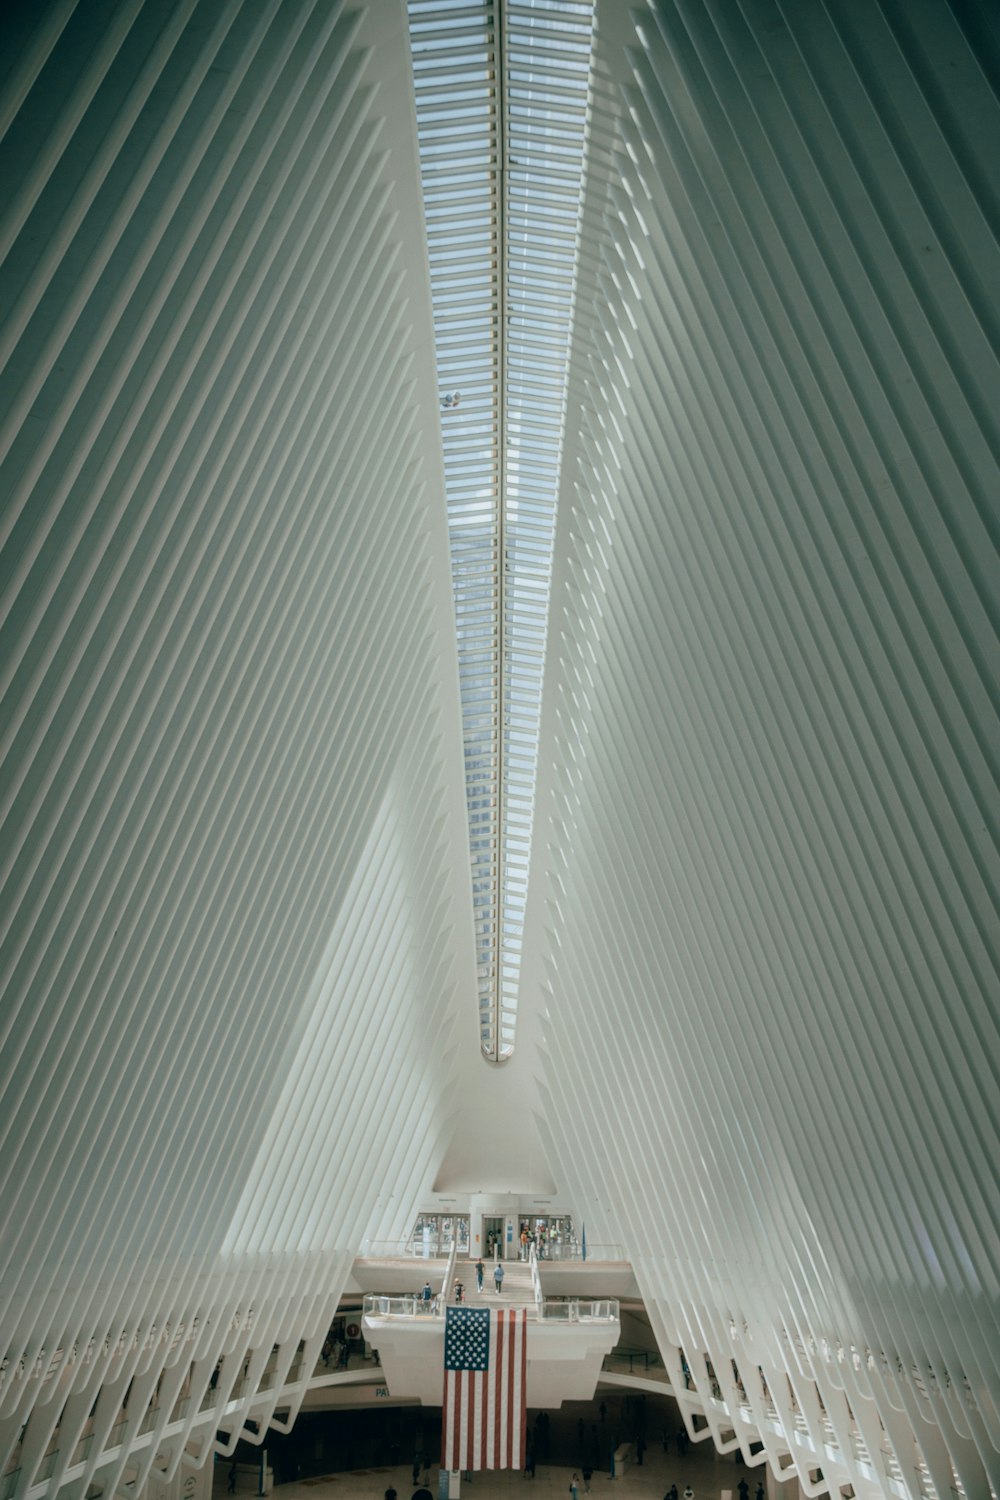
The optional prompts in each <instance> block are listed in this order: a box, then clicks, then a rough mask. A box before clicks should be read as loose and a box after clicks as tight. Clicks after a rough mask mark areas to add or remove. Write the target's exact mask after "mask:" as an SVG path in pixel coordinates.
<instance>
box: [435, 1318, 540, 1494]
mask: <svg viewBox="0 0 1000 1500" xmlns="http://www.w3.org/2000/svg"><path fill="white" fill-rule="evenodd" d="M526 1332H527V1313H526V1312H525V1310H524V1308H523V1307H522V1308H506V1307H505V1308H487V1307H449V1308H448V1312H447V1317H446V1319H445V1329H444V1398H443V1401H442V1410H441V1465H442V1467H443V1468H445V1469H520V1468H522V1467H523V1465H524V1454H525V1430H526V1427H527V1409H526V1406H525V1377H526V1372H527V1358H526V1354H525V1348H526V1344H525V1339H526Z"/></svg>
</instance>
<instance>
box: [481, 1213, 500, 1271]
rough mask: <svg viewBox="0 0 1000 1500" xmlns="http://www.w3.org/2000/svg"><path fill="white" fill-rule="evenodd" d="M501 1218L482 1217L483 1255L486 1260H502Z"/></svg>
mask: <svg viewBox="0 0 1000 1500" xmlns="http://www.w3.org/2000/svg"><path fill="white" fill-rule="evenodd" d="M503 1226H504V1221H503V1216H502V1215H501V1216H499V1217H494V1216H492V1215H490V1216H487V1215H484V1216H483V1254H484V1256H485V1258H486V1260H493V1259H494V1258H495V1259H497V1260H503V1258H504V1245H503Z"/></svg>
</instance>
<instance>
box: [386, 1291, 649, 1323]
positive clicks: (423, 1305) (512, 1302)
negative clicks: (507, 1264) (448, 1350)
mask: <svg viewBox="0 0 1000 1500" xmlns="http://www.w3.org/2000/svg"><path fill="white" fill-rule="evenodd" d="M498 1305H499V1304H498ZM502 1306H504V1307H521V1306H523V1307H526V1308H527V1312H528V1317H529V1318H531V1319H533V1320H535V1321H537V1322H539V1323H615V1322H617V1321H618V1320H619V1316H620V1313H619V1305H618V1301H617V1298H614V1297H610V1298H609V1297H605V1298H601V1299H598V1300H595V1301H581V1300H580V1298H578V1297H573V1298H570V1299H569V1300H568V1301H565V1302H556V1301H548V1302H545V1301H543V1302H532V1303H527V1302H525V1303H521V1302H518V1301H517V1300H516V1299H515V1298H513V1297H511V1298H508V1297H505V1298H504V1299H503V1303H502ZM445 1308H446V1304H445V1303H444V1302H442V1300H441V1298H440V1297H432V1298H431V1299H430V1300H429V1301H426V1302H425V1301H424V1299H423V1297H421V1296H404V1297H383V1296H381V1295H379V1294H378V1293H374V1292H373V1293H369V1294H368V1296H366V1297H365V1300H364V1313H365V1316H366V1317H372V1318H428V1317H437V1318H443V1317H444V1314H445Z"/></svg>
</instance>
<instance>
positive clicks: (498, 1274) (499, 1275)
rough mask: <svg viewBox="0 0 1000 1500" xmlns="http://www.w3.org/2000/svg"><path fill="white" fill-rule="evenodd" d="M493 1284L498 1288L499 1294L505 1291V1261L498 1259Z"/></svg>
mask: <svg viewBox="0 0 1000 1500" xmlns="http://www.w3.org/2000/svg"><path fill="white" fill-rule="evenodd" d="M493 1284H494V1286H495V1287H496V1289H497V1296H498V1297H499V1295H500V1293H501V1292H502V1291H503V1262H502V1261H499V1260H498V1261H497V1263H496V1265H495V1266H494V1267H493Z"/></svg>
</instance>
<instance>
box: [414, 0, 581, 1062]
mask: <svg viewBox="0 0 1000 1500" xmlns="http://www.w3.org/2000/svg"><path fill="white" fill-rule="evenodd" d="M409 15H410V41H411V47H412V53H413V69H414V80H415V86H416V101H417V124H418V132H419V141H420V162H421V175H422V181H423V191H424V205H425V211H426V218H427V236H428V246H429V252H430V271H431V293H432V298H433V306H434V333H435V344H436V353H437V370H438V383H439V393H440V402H441V414H442V430H443V443H444V468H445V486H446V492H447V502H448V522H449V533H450V539H451V566H452V582H453V587H454V591H455V612H456V625H457V631H458V657H459V678H460V684H461V693H462V714H463V730H464V738H465V783H466V797H467V800H468V808H469V839H470V853H471V859H472V898H473V910H474V915H475V926H476V961H477V972H478V1000H479V1017H480V1035H481V1041H482V1047H483V1052H484V1054H485V1055H486V1056H487V1057H488V1058H490V1059H491V1060H492V1061H494V1062H501V1061H503V1060H504V1059H505V1058H507V1057H509V1056H510V1054H511V1052H512V1051H513V1047H514V1028H515V1019H516V1013H517V995H518V981H519V977H520V967H521V943H522V935H523V929H524V910H525V898H526V895H527V886H528V866H529V860H530V854H531V837H532V823H533V816H534V802H535V772H536V764H537V757H538V724H539V717H540V713H541V693H542V671H543V663H544V655H545V632H546V621H547V613H548V600H549V583H550V576H551V568H552V545H553V536H554V528H555V506H556V492H557V488H558V477H559V461H560V456H561V448H562V431H563V418H564V411H565V397H566V372H567V363H568V356H569V331H570V315H571V310H572V305H573V290H574V283H575V276H576V257H577V233H578V219H579V208H580V183H581V177H582V167H583V144H584V126H585V120H586V102H587V80H588V75H589V67H590V45H591V27H592V6H591V4H590V3H589V0H586V3H581V0H536V3H531V0H518V3H509V4H503V5H501V4H500V3H499V0H475V3H471V4H470V3H468V0H464V3H463V0H411V3H410V6H409Z"/></svg>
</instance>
